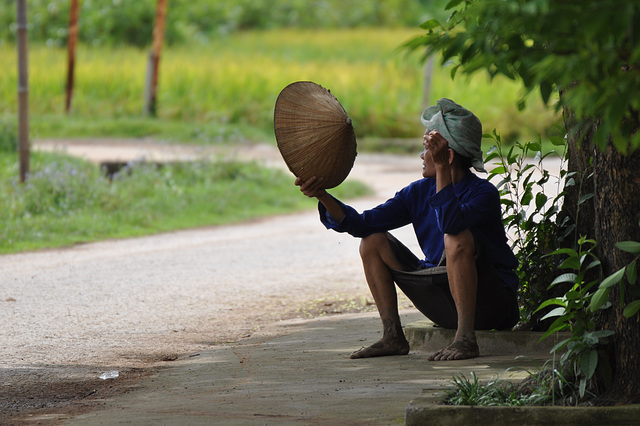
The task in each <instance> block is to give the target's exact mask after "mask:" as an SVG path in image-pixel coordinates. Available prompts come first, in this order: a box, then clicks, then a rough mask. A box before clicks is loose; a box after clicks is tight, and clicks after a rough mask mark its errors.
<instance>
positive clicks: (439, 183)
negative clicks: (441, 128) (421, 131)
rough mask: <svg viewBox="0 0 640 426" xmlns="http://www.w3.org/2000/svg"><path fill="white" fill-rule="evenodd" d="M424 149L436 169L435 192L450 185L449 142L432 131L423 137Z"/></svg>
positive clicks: (450, 157) (450, 159)
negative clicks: (429, 155)
mask: <svg viewBox="0 0 640 426" xmlns="http://www.w3.org/2000/svg"><path fill="white" fill-rule="evenodd" d="M424 141H425V148H426V149H427V150H428V151H429V153H430V154H431V156H432V158H433V163H434V164H435V168H436V191H437V192H440V190H441V189H442V188H444V187H445V186H447V185H450V184H451V183H452V178H451V161H452V156H451V151H449V142H447V140H446V139H445V138H444V137H443V136H442V135H441V134H440V133H438V131H436V130H433V131H431V132H429V133H428V134H427V135H425V138H424Z"/></svg>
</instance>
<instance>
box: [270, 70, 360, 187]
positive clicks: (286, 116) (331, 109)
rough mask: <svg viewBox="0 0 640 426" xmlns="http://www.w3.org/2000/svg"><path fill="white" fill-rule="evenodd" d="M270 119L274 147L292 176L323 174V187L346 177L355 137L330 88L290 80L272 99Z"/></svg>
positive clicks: (332, 185) (353, 149) (352, 161)
mask: <svg viewBox="0 0 640 426" xmlns="http://www.w3.org/2000/svg"><path fill="white" fill-rule="evenodd" d="M273 121H274V123H273V124H274V129H275V134H276V140H277V141H278V149H279V150H280V154H282V158H284V161H285V163H287V166H288V167H289V170H291V172H292V173H293V174H294V175H295V176H297V177H299V178H301V179H302V180H303V181H306V180H308V179H309V178H311V177H313V176H316V177H317V178H323V179H324V180H323V186H324V188H327V189H328V188H333V187H336V186H338V185H340V184H341V183H342V181H344V180H345V179H346V177H347V175H348V174H349V172H350V171H351V168H352V167H353V163H354V161H355V159H356V137H355V134H354V132H353V126H352V125H351V119H350V118H349V116H348V115H347V113H346V112H345V110H344V108H342V105H340V102H338V100H337V99H336V98H335V96H333V95H332V94H331V92H329V91H328V90H327V89H325V88H324V87H322V86H320V85H318V84H316V83H313V82H310V81H298V82H296V83H291V84H290V85H288V86H287V87H285V88H284V89H283V90H282V92H280V95H279V96H278V99H277V100H276V106H275V111H274V120H273Z"/></svg>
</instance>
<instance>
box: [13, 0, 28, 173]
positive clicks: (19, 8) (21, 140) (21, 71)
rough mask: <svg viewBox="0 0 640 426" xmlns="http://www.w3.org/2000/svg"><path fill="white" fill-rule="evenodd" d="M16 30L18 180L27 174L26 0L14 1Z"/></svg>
mask: <svg viewBox="0 0 640 426" xmlns="http://www.w3.org/2000/svg"><path fill="white" fill-rule="evenodd" d="M16 29H17V31H18V156H19V158H20V182H23V183H24V182H25V180H26V178H27V175H28V174H29V69H28V55H27V52H28V46H27V0H18V1H17V3H16Z"/></svg>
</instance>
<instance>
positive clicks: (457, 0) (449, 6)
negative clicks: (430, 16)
mask: <svg viewBox="0 0 640 426" xmlns="http://www.w3.org/2000/svg"><path fill="white" fill-rule="evenodd" d="M463 1H464V0H451V1H450V2H449V3H447V5H446V6H445V7H444V10H449V9H452V8H454V7H456V6H457V5H459V4H460V3H462V2H463Z"/></svg>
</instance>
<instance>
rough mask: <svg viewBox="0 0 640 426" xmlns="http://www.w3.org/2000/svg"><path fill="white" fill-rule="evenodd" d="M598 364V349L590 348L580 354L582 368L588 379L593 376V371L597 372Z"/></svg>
mask: <svg viewBox="0 0 640 426" xmlns="http://www.w3.org/2000/svg"><path fill="white" fill-rule="evenodd" d="M597 366H598V351H596V350H593V349H591V350H589V351H585V352H583V353H582V355H581V356H580V368H581V369H582V372H583V373H584V375H585V376H586V378H587V380H589V379H591V378H592V377H593V373H595V372H596V367H597Z"/></svg>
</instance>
